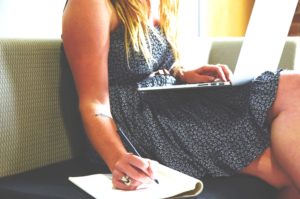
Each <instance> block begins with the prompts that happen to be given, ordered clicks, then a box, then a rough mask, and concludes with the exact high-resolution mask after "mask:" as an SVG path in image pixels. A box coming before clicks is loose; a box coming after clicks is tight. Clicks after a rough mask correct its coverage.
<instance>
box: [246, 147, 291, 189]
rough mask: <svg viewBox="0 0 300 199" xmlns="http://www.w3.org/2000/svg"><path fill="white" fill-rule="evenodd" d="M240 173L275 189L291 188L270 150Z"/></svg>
mask: <svg viewBox="0 0 300 199" xmlns="http://www.w3.org/2000/svg"><path fill="white" fill-rule="evenodd" d="M241 173H244V174H248V175H252V176H256V177H258V178H260V179H262V180H264V181H265V182H267V183H268V184H270V185H272V186H273V187H275V188H277V189H283V188H286V187H289V186H291V180H290V179H289V177H288V176H287V175H286V174H285V173H284V172H283V170H282V169H281V168H280V166H279V165H278V163H277V162H276V160H275V159H274V157H273V155H272V152H271V149H270V148H267V149H266V150H265V151H264V152H263V154H262V155H261V156H259V157H258V158H256V159H255V160H253V161H252V162H251V163H250V164H249V165H248V166H247V167H245V168H244V169H242V171H241Z"/></svg>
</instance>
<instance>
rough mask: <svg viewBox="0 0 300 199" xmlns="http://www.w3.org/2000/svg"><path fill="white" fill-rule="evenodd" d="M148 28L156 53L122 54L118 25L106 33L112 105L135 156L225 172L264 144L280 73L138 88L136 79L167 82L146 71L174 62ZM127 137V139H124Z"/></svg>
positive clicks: (197, 173)
mask: <svg viewBox="0 0 300 199" xmlns="http://www.w3.org/2000/svg"><path fill="white" fill-rule="evenodd" d="M155 31H157V32H158V33H159V34H161V35H163V34H162V33H161V32H160V29H159V28H157V29H154V30H151V31H150V39H151V42H152V53H153V57H154V59H155V61H154V62H153V63H152V64H151V65H150V66H149V65H147V63H146V61H145V59H144V58H143V56H142V55H141V54H140V53H137V52H134V51H131V52H130V57H129V59H128V61H127V57H126V53H125V47H124V28H123V26H120V27H119V28H117V30H115V31H114V32H113V33H111V43H110V52H109V92H110V102H111V111H112V114H113V117H114V119H115V120H116V121H117V122H118V125H119V126H120V127H121V128H122V129H123V130H124V132H125V133H126V135H127V137H128V138H129V139H130V140H131V142H132V143H133V145H135V147H136V148H137V150H138V151H139V152H140V153H141V154H142V156H144V157H147V158H151V159H154V160H157V161H158V162H160V163H162V164H164V165H167V166H169V167H171V168H174V169H176V170H179V171H181V172H183V173H186V174H189V175H191V176H194V177H196V178H201V177H203V176H228V175H232V174H234V173H236V172H238V171H239V170H240V169H242V168H243V167H245V166H247V165H248V164H249V163H250V162H251V161H252V160H254V159H255V158H256V157H257V156H259V155H260V154H261V153H262V152H263V151H264V150H265V149H266V147H268V146H269V144H270V129H269V126H268V123H267V121H266V116H267V111H268V109H269V108H270V107H271V105H272V103H273V102H274V99H275V96H276V90H277V86H278V79H279V73H272V72H265V73H263V74H262V75H261V76H259V77H258V78H257V79H255V80H254V81H253V82H251V83H249V84H247V85H243V86H239V87H231V88H215V89H197V90H185V91H167V92H166V91H163V92H162V91H158V92H144V93H142V92H138V91H137V88H138V86H140V85H142V84H144V85H148V86H151V85H163V84H173V83H176V80H175V79H174V78H173V77H172V76H164V75H158V76H154V77H149V74H151V73H152V72H153V71H157V70H159V69H163V68H166V69H169V68H170V67H171V65H172V64H173V62H174V57H173V55H172V51H171V48H170V46H169V44H168V43H167V42H166V40H164V41H161V40H159V39H157V37H156V35H155V34H154V32H155ZM125 145H126V144H125Z"/></svg>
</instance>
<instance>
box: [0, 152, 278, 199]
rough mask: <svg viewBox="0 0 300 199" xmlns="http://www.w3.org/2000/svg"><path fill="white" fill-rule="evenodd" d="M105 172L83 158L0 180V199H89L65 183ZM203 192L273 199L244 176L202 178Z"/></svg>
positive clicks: (203, 198)
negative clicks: (71, 177)
mask: <svg viewBox="0 0 300 199" xmlns="http://www.w3.org/2000/svg"><path fill="white" fill-rule="evenodd" d="M100 171H101V172H108V169H107V168H104V167H103V168H97V167H95V166H93V165H90V164H87V161H86V160H85V159H83V158H78V159H73V160H68V161H64V162H61V163H57V164H54V165H51V166H47V167H43V168H39V169H35V170H33V171H30V172H26V173H23V174H18V175H14V176H10V177H5V178H2V179H0V198H1V199H91V198H92V197H90V196H89V195H88V194H86V193H85V192H83V191H82V190H80V189H79V188H77V187H76V186H75V185H73V184H72V183H70V182H69V181H68V177H69V176H80V175H88V174H93V173H97V172H100ZM203 182H204V191H203V193H202V194H200V195H199V197H197V199H241V198H243V199H253V198H255V199H274V194H275V193H276V191H275V189H274V188H272V187H271V186H269V185H267V184H265V183H264V182H263V181H261V180H259V179H257V178H255V177H251V176H246V175H237V176H232V177H222V178H214V179H213V178H205V179H203Z"/></svg>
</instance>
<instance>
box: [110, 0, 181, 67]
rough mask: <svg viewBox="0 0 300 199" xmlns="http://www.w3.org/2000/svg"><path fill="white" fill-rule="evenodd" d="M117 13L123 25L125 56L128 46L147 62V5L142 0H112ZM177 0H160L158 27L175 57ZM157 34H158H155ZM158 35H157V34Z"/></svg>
mask: <svg viewBox="0 0 300 199" xmlns="http://www.w3.org/2000/svg"><path fill="white" fill-rule="evenodd" d="M112 3H113V5H114V7H115V9H116V12H117V15H118V17H119V19H120V20H121V22H122V23H123V25H124V27H125V50H126V54H127V58H128V56H129V48H130V46H132V47H133V49H134V50H135V51H137V52H141V53H142V54H143V56H144V57H145V59H146V61H147V62H148V63H150V62H151V60H152V55H151V42H150V39H149V35H148V33H149V28H151V26H149V24H148V9H149V8H148V5H147V3H145V1H142V0H112ZM178 7H179V0H160V10H159V11H160V27H161V30H162V31H163V32H164V34H165V36H166V38H167V40H168V42H169V43H170V45H171V47H172V50H173V54H174V57H175V59H176V60H177V59H178V58H179V53H178V50H177V41H176V40H177V16H178ZM157 36H158V35H157ZM158 37H159V36H158Z"/></svg>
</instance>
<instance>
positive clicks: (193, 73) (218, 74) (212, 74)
mask: <svg viewBox="0 0 300 199" xmlns="http://www.w3.org/2000/svg"><path fill="white" fill-rule="evenodd" d="M231 78H232V72H231V70H230V69H229V67H228V66H227V65H224V64H217V65H205V66H201V67H199V68H197V69H192V70H183V71H182V73H181V75H180V79H181V80H182V81H184V82H186V83H201V82H213V81H230V80H231Z"/></svg>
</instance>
